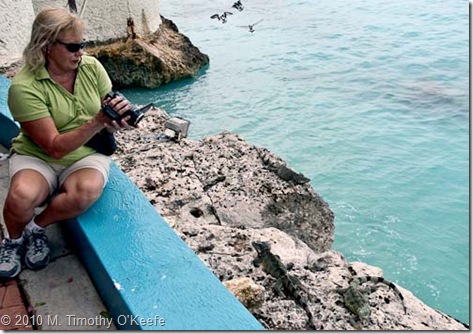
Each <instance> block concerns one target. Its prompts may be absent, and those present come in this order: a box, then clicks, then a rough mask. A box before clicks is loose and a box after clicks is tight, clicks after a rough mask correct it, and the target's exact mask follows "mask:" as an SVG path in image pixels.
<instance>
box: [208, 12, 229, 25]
mask: <svg viewBox="0 0 473 334" xmlns="http://www.w3.org/2000/svg"><path fill="white" fill-rule="evenodd" d="M227 15H233V13H232V12H223V14H222V15H218V14H214V15H212V16H211V17H210V18H211V19H217V20H219V21H222V23H226V22H227Z"/></svg>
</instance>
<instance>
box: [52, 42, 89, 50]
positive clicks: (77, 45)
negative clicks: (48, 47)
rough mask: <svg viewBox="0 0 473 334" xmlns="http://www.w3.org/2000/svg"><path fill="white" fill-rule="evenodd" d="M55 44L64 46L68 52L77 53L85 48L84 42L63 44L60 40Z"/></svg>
mask: <svg viewBox="0 0 473 334" xmlns="http://www.w3.org/2000/svg"><path fill="white" fill-rule="evenodd" d="M56 43H58V44H61V45H64V46H65V47H66V49H67V51H69V52H77V51H79V50H82V49H83V48H85V44H86V43H85V42H82V43H64V42H61V41H60V40H56Z"/></svg>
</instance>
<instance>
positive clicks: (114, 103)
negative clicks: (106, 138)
mask: <svg viewBox="0 0 473 334" xmlns="http://www.w3.org/2000/svg"><path fill="white" fill-rule="evenodd" d="M103 103H104V104H106V105H107V106H109V107H111V108H112V109H113V110H114V111H115V112H116V113H117V114H119V115H123V114H124V113H126V112H127V111H129V110H131V108H132V107H133V106H132V105H131V103H130V101H128V100H127V99H126V98H125V97H124V96H123V95H122V94H117V95H116V96H115V97H114V98H110V97H106V98H105V99H104V100H103ZM101 114H103V113H101ZM130 118H131V117H130V116H126V117H124V118H122V119H121V120H119V121H115V120H111V119H110V118H108V117H106V119H107V121H106V122H105V123H104V126H105V128H106V129H107V131H108V132H110V133H113V132H115V131H119V130H123V129H125V130H132V129H134V128H138V126H131V125H130V124H128V122H127V121H128V120H129V119H130Z"/></svg>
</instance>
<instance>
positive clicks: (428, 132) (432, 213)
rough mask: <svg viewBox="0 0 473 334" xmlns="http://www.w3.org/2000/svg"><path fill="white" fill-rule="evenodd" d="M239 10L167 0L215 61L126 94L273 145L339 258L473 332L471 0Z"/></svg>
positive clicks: (322, 2)
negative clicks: (320, 216)
mask: <svg viewBox="0 0 473 334" xmlns="http://www.w3.org/2000/svg"><path fill="white" fill-rule="evenodd" d="M241 2H242V4H243V6H244V9H243V10H242V11H238V10H236V9H235V8H231V6H232V4H233V3H234V1H232V0H228V1H227V0H225V1H224V0H219V1H197V0H165V1H161V4H160V5H161V12H162V15H163V16H164V17H166V18H168V19H171V20H172V21H173V22H174V23H176V25H177V26H178V27H179V30H180V32H182V33H183V34H185V35H186V36H188V37H189V38H190V40H191V41H192V42H193V43H194V45H196V46H197V47H198V48H199V49H200V50H201V51H202V52H204V53H206V54H208V55H209V57H210V65H209V66H208V68H206V69H204V70H202V71H201V73H200V74H199V75H198V76H197V77H195V78H193V79H187V80H183V81H180V82H177V83H173V84H170V85H167V86H164V87H160V88H159V89H156V90H142V89H130V90H125V91H124V93H125V94H126V95H127V97H129V98H130V99H131V100H132V101H133V102H134V103H139V104H144V103H148V102H150V101H151V102H154V103H155V104H156V105H157V106H159V107H161V108H163V109H165V110H166V111H167V112H168V113H170V114H172V115H179V116H183V117H185V118H187V119H190V120H191V122H192V123H191V127H190V138H191V139H199V138H201V137H203V136H206V135H213V134H216V133H219V132H221V131H225V130H227V131H232V132H235V133H238V134H240V135H241V136H243V137H244V138H245V139H246V140H247V141H249V142H250V143H252V144H256V145H258V146H264V147H267V148H268V149H270V150H272V151H273V152H275V153H276V154H278V155H279V156H281V157H282V158H283V159H285V160H286V161H287V162H288V163H289V165H290V166H291V167H293V168H294V169H296V170H297V171H299V172H302V173H304V174H305V175H306V176H308V177H309V178H311V183H312V185H313V187H314V189H315V191H316V192H318V193H319V194H321V195H322V196H323V197H324V199H325V200H326V201H327V202H328V203H329V205H330V207H331V209H332V210H333V211H334V213H335V226H336V229H335V242H334V249H336V250H338V251H341V252H342V253H343V254H344V255H345V256H346V257H347V259H348V260H350V261H363V262H366V263H369V264H372V265H375V266H379V267H381V268H382V269H383V270H384V276H385V277H386V278H388V279H390V280H392V281H394V282H396V283H398V284H400V285H402V286H403V287H405V288H407V289H409V290H411V291H412V292H413V293H414V294H415V295H416V296H417V297H419V298H420V299H421V300H422V301H424V302H425V303H426V304H428V305H429V306H431V307H434V308H437V309H439V310H441V311H443V312H446V313H448V314H449V315H452V316H454V317H456V318H457V319H459V320H461V321H463V322H467V323H469V322H470V320H469V253H470V249H469V76H468V73H469V62H468V59H469V58H468V57H469V35H468V34H469V14H468V2H467V1H461V0H437V1H435V0H429V1H427V0H418V1H411V0H399V1H385V0H379V1H376V2H373V1H366V0H352V1H343V2H342V1H328V0H318V1H313V0H310V1H309V0H285V1H280V0H272V1H267V0H248V1H245V0H242V1H241ZM224 11H230V12H232V13H233V15H229V16H228V17H227V18H228V21H227V22H226V23H224V24H222V23H221V22H219V21H217V20H216V19H211V18H210V16H211V15H213V14H215V13H220V14H221V13H223V12H224ZM260 20H262V21H261V22H259V23H258V24H256V25H255V26H254V32H253V33H251V32H250V31H249V29H248V27H245V26H247V25H249V24H253V23H255V22H258V21H260ZM242 26H243V27H242Z"/></svg>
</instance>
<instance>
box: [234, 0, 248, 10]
mask: <svg viewBox="0 0 473 334" xmlns="http://www.w3.org/2000/svg"><path fill="white" fill-rule="evenodd" d="M232 8H235V9H238V10H239V11H240V12H241V11H242V10H243V9H244V8H245V7H243V4H242V3H241V1H240V0H238V1H237V2H235V3H234V4H233V6H232Z"/></svg>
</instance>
